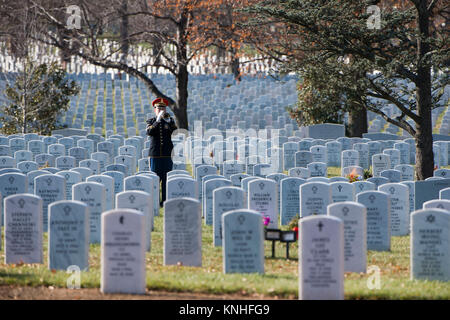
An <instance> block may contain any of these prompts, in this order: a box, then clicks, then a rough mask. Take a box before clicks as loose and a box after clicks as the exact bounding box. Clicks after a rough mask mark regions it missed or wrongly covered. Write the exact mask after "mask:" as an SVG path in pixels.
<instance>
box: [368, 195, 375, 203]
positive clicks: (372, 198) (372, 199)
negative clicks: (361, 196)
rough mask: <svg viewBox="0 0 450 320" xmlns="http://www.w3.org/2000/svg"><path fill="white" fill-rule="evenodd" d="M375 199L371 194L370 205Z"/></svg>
mask: <svg viewBox="0 0 450 320" xmlns="http://www.w3.org/2000/svg"><path fill="white" fill-rule="evenodd" d="M375 199H376V197H375V196H374V195H373V194H372V195H370V196H369V200H370V203H374V201H375Z"/></svg>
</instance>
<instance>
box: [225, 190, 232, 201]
mask: <svg viewBox="0 0 450 320" xmlns="http://www.w3.org/2000/svg"><path fill="white" fill-rule="evenodd" d="M225 196H226V197H227V199H228V200H230V198H231V196H232V192H231V191H230V190H228V191H227V192H225Z"/></svg>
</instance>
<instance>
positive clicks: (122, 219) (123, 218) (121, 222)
mask: <svg viewBox="0 0 450 320" xmlns="http://www.w3.org/2000/svg"><path fill="white" fill-rule="evenodd" d="M124 220H125V217H124V216H120V218H119V222H120V224H123V221H124Z"/></svg>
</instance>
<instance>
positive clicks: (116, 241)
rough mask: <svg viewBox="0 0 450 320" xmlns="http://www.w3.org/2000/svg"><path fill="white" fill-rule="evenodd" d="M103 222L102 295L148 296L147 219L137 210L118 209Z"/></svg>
mask: <svg viewBox="0 0 450 320" xmlns="http://www.w3.org/2000/svg"><path fill="white" fill-rule="evenodd" d="M101 219H102V222H101V228H102V239H101V281H100V290H101V292H103V293H131V294H144V293H145V288H146V276H145V230H144V227H145V222H144V221H145V217H144V215H143V214H142V213H141V212H139V211H137V210H133V209H115V210H110V211H106V212H105V213H103V214H102V218H101Z"/></svg>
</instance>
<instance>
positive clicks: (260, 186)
mask: <svg viewBox="0 0 450 320" xmlns="http://www.w3.org/2000/svg"><path fill="white" fill-rule="evenodd" d="M259 188H260V189H261V190H262V189H264V182H261V183H260V184H259Z"/></svg>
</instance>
